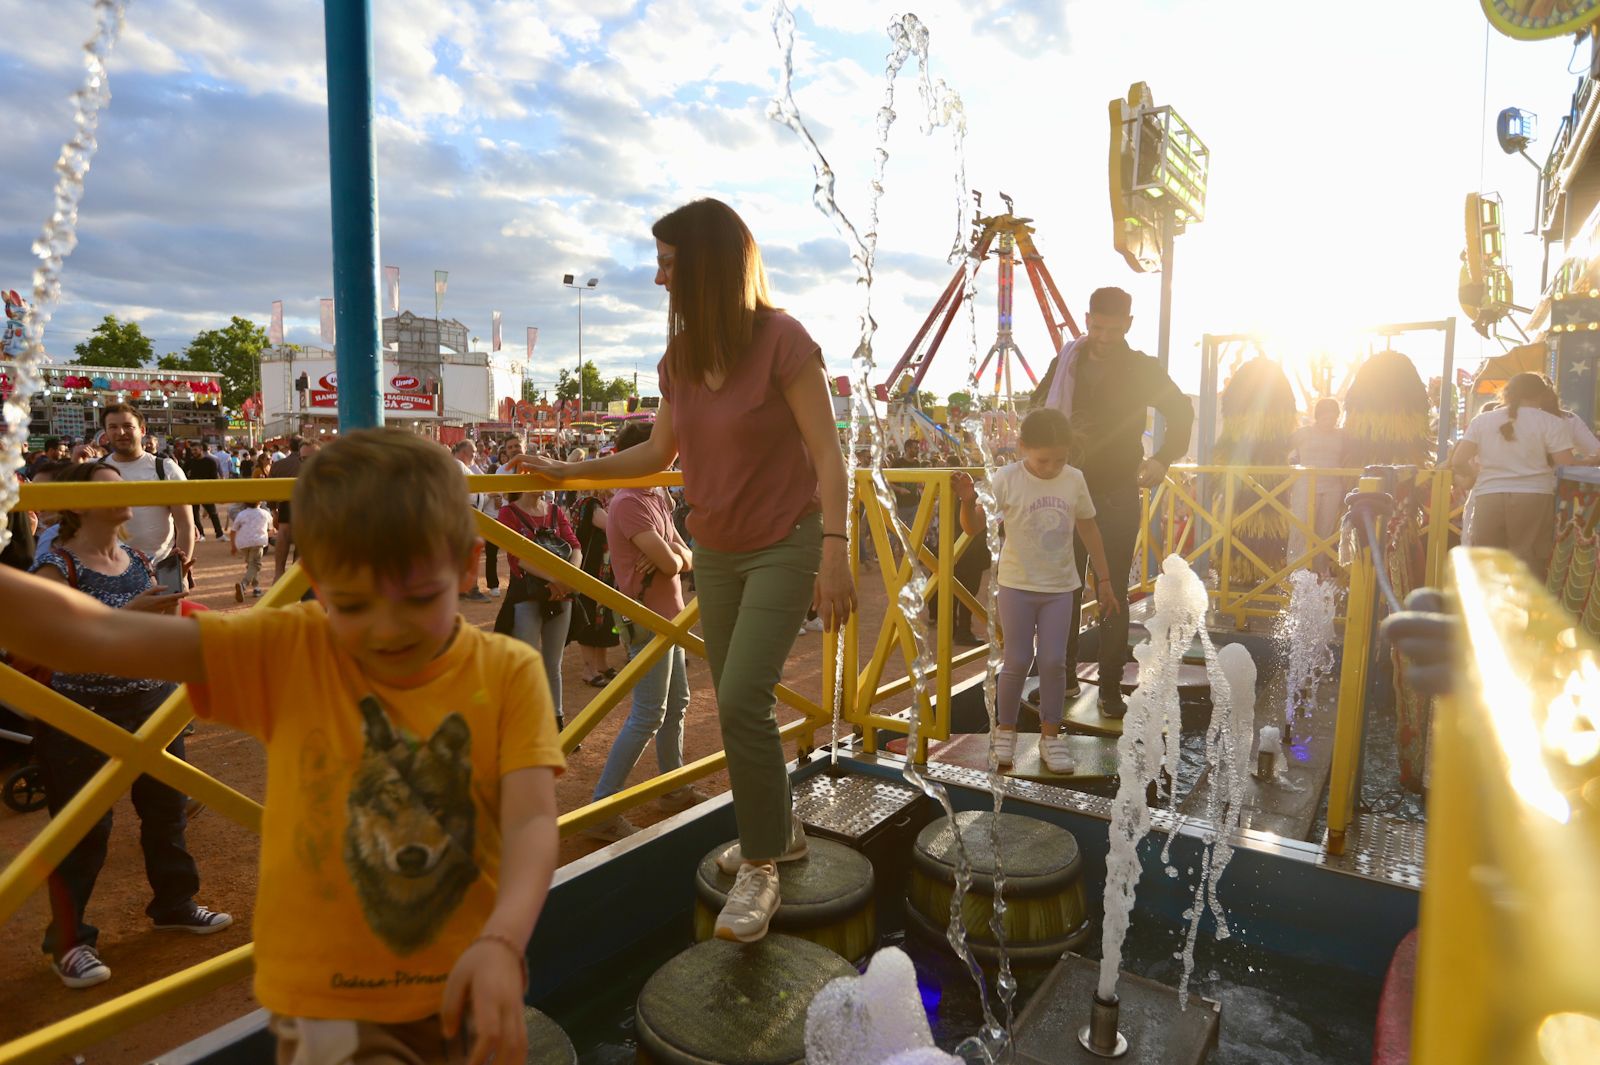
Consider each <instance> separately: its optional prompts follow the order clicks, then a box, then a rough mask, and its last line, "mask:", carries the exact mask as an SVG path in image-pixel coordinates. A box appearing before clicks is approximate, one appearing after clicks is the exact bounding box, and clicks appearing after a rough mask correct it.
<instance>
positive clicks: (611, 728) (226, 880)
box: [0, 538, 981, 1065]
mask: <svg viewBox="0 0 1600 1065" xmlns="http://www.w3.org/2000/svg"><path fill="white" fill-rule="evenodd" d="M196 555H197V557H196V562H195V579H196V589H195V593H194V598H195V599H197V600H198V601H200V602H202V603H204V604H205V605H206V606H208V607H211V608H212V609H214V610H223V611H227V610H236V609H241V607H240V606H239V605H238V604H236V603H235V602H234V599H233V581H234V580H235V579H236V577H237V576H238V575H239V574H240V573H242V569H243V566H242V562H241V561H240V560H239V559H236V558H233V557H231V556H230V555H229V554H228V549H227V545H226V543H225V542H224V543H219V542H217V541H216V540H215V539H210V538H208V539H207V540H206V541H205V542H203V543H201V544H199V545H198V549H197V551H196ZM504 566H505V562H504V560H503V559H502V561H501V567H502V574H503V573H504ZM268 572H269V574H270V570H269V571H268ZM503 580H504V577H503V576H502V582H503ZM861 598H862V614H863V621H864V622H866V624H864V625H863V626H862V628H863V636H862V643H863V645H864V646H863V650H862V655H863V658H865V656H866V655H867V654H870V649H871V643H872V641H873V640H874V639H875V638H876V635H877V627H878V625H879V623H880V622H881V619H882V617H883V608H884V595H883V585H882V581H881V579H880V578H879V576H878V575H877V573H876V571H875V569H873V568H870V567H867V566H863V568H862V588H861ZM246 605H249V601H248V600H247V601H246ZM461 606H462V613H463V614H464V615H465V617H466V618H467V620H468V621H469V622H470V623H472V624H475V625H479V626H482V627H488V626H490V625H491V624H492V623H493V620H494V615H495V612H496V611H497V610H498V609H499V600H494V601H492V602H490V603H469V602H463V603H462V604H461ZM980 633H981V629H980ZM822 640H823V638H822V636H820V635H817V634H808V635H805V636H801V637H799V639H798V640H797V642H796V644H795V649H794V652H793V653H792V654H791V655H790V658H789V661H788V664H787V666H786V668H785V671H784V680H785V682H786V683H788V684H789V685H790V686H791V687H793V688H795V689H796V690H797V691H799V692H801V693H803V694H806V695H808V696H810V697H812V698H817V697H819V694H820V691H821V675H822V654H821V650H822V647H823V642H822ZM610 656H611V657H610V660H609V662H610V665H611V666H612V667H613V668H620V667H621V665H622V663H623V654H622V651H621V650H620V649H615V650H613V651H611V652H610ZM897 667H898V662H896V663H895V664H893V665H892V666H891V668H890V669H889V670H888V671H887V672H886V674H885V680H888V679H892V678H893V677H895V676H901V675H904V674H903V670H901V669H899V668H897ZM976 668H977V667H973V666H969V667H968V668H967V669H966V670H964V671H963V675H965V674H966V673H968V672H973V671H975V670H976ZM562 678H563V685H564V687H565V695H564V702H565V710H566V713H567V715H568V716H569V717H571V716H572V715H573V714H575V713H576V712H577V711H578V710H580V709H582V707H583V706H584V705H585V704H586V703H587V702H588V699H589V697H590V696H592V695H593V694H594V693H595V689H594V688H591V687H589V686H588V685H587V684H585V682H584V677H583V673H582V667H581V665H580V662H579V657H578V650H577V648H576V647H575V646H572V645H569V646H568V648H567V655H566V660H565V662H564V663H563V668H562ZM689 685H690V690H691V692H692V696H691V702H690V707H689V712H688V718H687V722H686V725H685V730H684V732H685V736H684V758H685V760H686V761H693V760H695V759H697V758H701V757H704V756H705V755H708V754H711V753H713V752H715V751H717V750H719V749H720V748H721V739H720V734H719V732H718V728H717V718H716V706H715V700H714V697H713V694H712V690H711V676H710V672H709V670H708V669H707V667H706V665H705V662H704V660H702V659H698V658H696V657H694V656H692V655H691V656H690V658H689ZM626 712H627V704H626V702H624V703H623V705H622V706H619V707H618V708H617V710H616V711H615V712H614V713H613V714H612V715H611V716H610V717H609V718H608V719H607V720H605V721H602V722H601V723H600V724H599V725H598V726H597V727H596V728H595V730H594V731H593V732H592V733H591V734H590V735H589V737H588V738H587V739H586V740H585V741H584V743H583V746H582V748H581V749H580V750H579V751H577V752H575V753H574V754H573V755H572V756H571V757H570V759H569V768H568V771H567V772H566V774H565V775H563V776H562V777H561V778H559V779H558V781H557V785H556V790H557V798H558V801H559V802H560V806H561V809H562V810H563V811H567V810H572V809H576V808H577V807H580V806H582V805H584V804H585V803H587V802H588V801H589V797H590V793H591V792H592V791H593V788H594V784H595V781H596V779H597V778H598V777H599V773H600V768H601V766H602V765H603V764H604V762H605V756H606V753H607V752H608V751H609V750H610V746H611V740H612V739H613V737H615V735H616V733H617V730H618V728H620V726H621V724H622V722H623V720H624V719H625V718H626ZM779 714H780V719H781V720H783V721H790V720H793V719H794V718H795V717H796V716H797V715H796V714H795V713H794V712H793V711H787V710H785V709H784V708H783V706H782V704H779ZM824 735H825V734H824ZM820 738H821V737H819V739H820ZM791 753H792V749H791ZM188 757H189V760H190V761H191V762H192V763H194V764H195V765H196V766H198V767H199V768H201V769H203V770H205V771H206V772H207V773H210V774H211V775H212V776H215V777H216V778H217V779H219V780H221V781H223V782H224V783H227V784H229V785H231V786H232V787H234V788H237V789H238V790H239V791H241V792H243V793H244V794H246V795H249V796H250V797H251V798H254V799H256V800H258V801H259V800H260V799H261V797H262V794H263V791H264V788H265V783H266V766H265V758H264V756H263V752H262V751H261V749H260V747H259V745H258V744H257V743H256V742H255V741H254V740H253V739H250V738H249V737H246V736H242V735H240V734H238V733H234V732H230V731H228V730H226V729H222V728H217V727H213V726H209V725H206V724H204V723H201V724H199V725H198V727H197V730H196V732H195V734H194V735H193V736H191V737H190V739H189V741H188ZM654 766H655V760H654V757H653V754H652V753H651V752H650V751H646V752H645V755H644V757H643V758H642V759H641V760H640V762H639V766H638V767H637V768H636V769H635V770H634V773H633V775H632V776H631V777H630V782H631V783H637V782H639V781H642V780H645V779H647V778H648V777H649V776H651V775H653V772H654ZM699 787H700V788H702V790H705V791H707V792H710V793H720V792H722V791H725V790H726V789H727V787H728V782H727V775H726V773H719V774H717V775H715V776H712V777H709V778H707V779H705V780H703V781H701V782H700V783H699ZM114 816H115V818H116V825H115V828H114V829H113V832H112V837H111V844H110V852H109V854H108V857H107V860H106V865H105V868H104V870H103V871H102V873H101V875H100V880H99V883H98V884H97V885H96V888H95V894H94V898H93V900H92V901H91V902H90V906H89V914H88V916H89V920H90V921H91V922H93V923H94V924H96V925H97V926H98V927H99V928H100V952H101V956H102V957H103V959H104V961H105V963H106V964H107V965H108V966H109V967H110V968H111V970H112V978H111V980H110V981H108V982H107V983H105V984H102V985H100V986H99V987H95V988H90V989H88V990H83V991H72V990H68V989H67V988H65V987H63V986H62V985H61V983H60V981H59V980H58V979H57V978H56V977H55V975H54V974H53V973H52V972H51V971H50V967H49V962H48V958H47V957H46V956H45V955H44V954H43V953H41V952H40V950H39V943H40V940H41V938H42V936H43V933H44V928H45V925H46V924H47V923H48V907H47V905H46V902H45V898H44V895H43V893H42V892H35V894H34V896H33V897H32V898H30V899H29V900H28V902H27V903H26V904H25V905H24V906H23V907H22V908H21V909H20V910H19V911H18V913H17V914H16V915H15V916H14V917H13V918H12V919H11V920H10V921H9V922H7V923H6V924H5V935H4V939H3V941H0V1042H5V1041H7V1040H9V1039H11V1038H14V1037H15V1036H17V1035H20V1034H22V1033H24V1032H28V1031H32V1030H34V1029H37V1028H39V1027H41V1026H43V1025H46V1024H49V1023H52V1022H54V1021H58V1020H61V1019H63V1018H66V1017H69V1016H71V1015H73V1014H74V1013H76V1012H78V1011H80V1010H83V1009H86V1008H88V1007H91V1006H94V1005H97V1004H99V1003H101V1002H105V1001H107V1000H109V999H111V998H115V997H116V996H118V995H121V994H124V993H126V992H128V991H131V990H133V989H134V988H137V987H139V986H141V985H143V984H146V983H149V982H150V981H152V980H155V979H158V978H160V977H162V976H165V975H168V974H171V973H174V972H177V971H179V970H181V969H183V968H185V967H187V966H190V965H194V964H196V963H197V962H200V961H203V960H205V959H207V958H210V957H214V956H216V955H218V954H221V953H223V952H225V951H227V950H231V949H233V948H234V947H237V946H240V945H241V944H243V943H246V942H248V941H249V938H250V931H249V929H250V920H251V912H252V909H253V905H254V898H255V884H256V862H257V856H258V840H257V838H256V836H255V835H254V834H253V833H251V832H249V831H248V830H246V829H244V828H241V827H239V826H237V825H235V824H233V823H232V822H230V821H228V820H226V819H224V818H223V817H221V816H219V815H217V814H216V813H215V812H206V813H203V814H201V815H200V816H199V817H197V818H196V819H195V820H194V821H193V822H191V824H190V826H189V831H188V842H189V849H190V851H191V852H192V853H193V854H194V855H195V857H196V859H197V860H198V862H199V865H200V874H201V891H200V895H199V897H198V901H200V902H201V903H203V904H204V905H206V906H209V907H211V908H212V909H215V910H223V911H226V912H228V913H231V914H232V915H233V917H234V926H233V927H232V928H229V929H226V930H225V931H223V932H220V933H216V934H214V935H210V936H189V935H176V934H173V933H160V932H155V931H153V930H152V929H151V928H150V925H149V921H148V920H147V919H146V918H145V916H144V907H145V905H146V903H147V902H148V901H149V887H148V885H147V883H146V881H145V877H144V870H143V860H142V857H141V855H140V851H139V841H138V834H137V827H136V826H137V818H136V816H135V815H134V812H133V808H132V803H131V802H130V800H129V799H128V798H127V797H126V796H124V797H123V798H122V800H121V801H119V802H118V803H117V805H116V807H115V810H114ZM628 816H629V817H630V819H632V820H633V821H634V822H635V823H636V824H639V825H648V824H653V823H654V822H656V821H658V820H660V819H661V818H662V817H663V816H665V815H663V814H661V813H660V812H659V811H658V810H657V809H656V808H655V806H654V804H650V803H647V804H645V805H644V806H641V807H639V808H637V809H635V810H634V811H632V812H630V814H629V815H628ZM45 823H46V814H45V813H44V812H42V811H40V812H38V813H32V814H25V815H19V814H16V813H13V812H11V811H10V810H7V809H4V808H0V863H4V862H9V861H10V860H11V858H12V857H14V856H15V855H16V854H17V852H18V851H19V850H21V848H22V847H23V846H25V845H26V843H27V842H28V840H30V839H31V838H32V837H33V836H34V835H35V834H36V833H37V832H38V831H39V830H40V828H42V827H43V825H44V824H45ZM599 846H600V844H598V843H594V842H591V841H587V840H585V839H582V838H581V837H574V838H569V839H565V840H563V841H562V844H561V861H562V862H563V863H566V862H569V861H572V860H573V859H575V858H578V857H581V856H582V855H584V854H587V853H589V852H591V851H593V850H596V849H598V848H599ZM255 1008H256V1004H255V1001H254V1000H253V999H252V997H251V995H250V984H249V981H248V979H246V980H241V981H239V982H237V983H235V984H232V985H230V986H227V987H224V988H221V989H219V990H217V991H215V992H213V993H211V994H210V995H207V996H205V997H204V998H202V999H200V1000H198V1001H196V1002H193V1003H191V1004H189V1005H188V1006H185V1007H182V1008H180V1009H177V1010H174V1011H172V1012H169V1013H167V1014H165V1015H163V1016H162V1017H160V1018H159V1019H157V1020H154V1021H150V1022H147V1023H145V1024H142V1025H139V1026H136V1027H134V1028H132V1029H129V1030H128V1031H126V1032H123V1033H121V1034H120V1035H118V1036H116V1037H115V1038H113V1039H111V1040H108V1041H106V1042H105V1043H102V1044H100V1045H98V1046H95V1047H92V1048H90V1049H88V1050H86V1051H84V1052H83V1053H82V1056H81V1058H80V1060H82V1061H84V1062H87V1063H92V1065H130V1063H137V1062H145V1061H148V1060H150V1059H151V1058H153V1057H155V1056H156V1055H158V1054H160V1053H162V1052H164V1051H167V1050H170V1049H172V1048H173V1047H176V1046H179V1045H181V1044H182V1043H184V1042H186V1041H188V1040H190V1039H193V1038H195V1037H197V1036H199V1035H201V1034H203V1033H204V1032H207V1031H210V1030H211V1029H213V1028H216V1027H217V1026H219V1025H221V1024H223V1023H225V1022H227V1021H229V1020H232V1019H234V1018H236V1017H239V1016H242V1015H243V1014H245V1013H248V1012H250V1011H251V1010H253V1009H255ZM64 1060H70V1059H64Z"/></svg>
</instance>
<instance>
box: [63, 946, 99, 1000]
mask: <svg viewBox="0 0 1600 1065" xmlns="http://www.w3.org/2000/svg"><path fill="white" fill-rule="evenodd" d="M50 967H51V968H52V969H54V970H55V971H56V975H57V976H59V977H61V982H62V983H63V984H66V985H67V986H68V987H70V988H73V989H74V990H76V989H78V988H83V987H93V986H94V985H96V984H103V983H105V982H106V981H107V980H109V979H111V970H110V969H108V968H106V963H105V962H103V961H101V960H100V955H99V954H96V953H95V949H94V948H93V947H91V946H88V945H87V944H86V945H84V946H81V947H73V948H72V949H71V950H69V951H67V952H66V953H65V954H63V955H61V960H59V961H52V962H51V963H50Z"/></svg>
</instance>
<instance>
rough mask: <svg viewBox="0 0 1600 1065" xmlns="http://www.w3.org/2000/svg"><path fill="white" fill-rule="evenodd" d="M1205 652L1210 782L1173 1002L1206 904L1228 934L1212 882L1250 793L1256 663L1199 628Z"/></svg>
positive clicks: (1184, 992)
mask: <svg viewBox="0 0 1600 1065" xmlns="http://www.w3.org/2000/svg"><path fill="white" fill-rule="evenodd" d="M1200 644H1201V646H1202V647H1204V648H1205V652H1206V674H1207V676H1208V677H1209V679H1210V681H1211V724H1210V725H1209V726H1208V727H1207V729H1206V763H1207V765H1209V766H1210V772H1211V774H1212V777H1213V783H1212V786H1211V789H1210V791H1209V792H1208V794H1207V799H1206V829H1205V831H1204V834H1203V836H1202V839H1203V840H1204V842H1205V856H1204V858H1203V859H1202V861H1201V863H1200V875H1199V877H1198V878H1197V879H1196V881H1195V887H1194V899H1193V901H1192V902H1191V904H1190V907H1189V909H1188V910H1187V911H1186V912H1185V913H1184V915H1183V916H1184V919H1185V920H1187V921H1188V922H1189V924H1188V927H1187V928H1186V929H1185V931H1184V937H1183V952H1182V957H1183V977H1182V978H1181V979H1180V980H1179V982H1178V1006H1179V1008H1180V1009H1181V1008H1183V1007H1185V1006H1186V1005H1187V1004H1188V1001H1189V978H1190V976H1191V975H1193V973H1194V947H1195V940H1196V938H1197V937H1198V935H1199V932H1200V920H1201V918H1202V917H1204V916H1205V912H1206V910H1207V909H1209V910H1210V911H1211V915H1212V916H1213V917H1214V918H1216V922H1217V938H1218V939H1227V938H1228V937H1229V936H1230V935H1232V934H1233V933H1232V930H1231V929H1229V927H1228V915H1227V913H1226V912H1225V911H1224V910H1223V908H1222V901H1221V899H1220V898H1219V897H1218V894H1217V887H1218V885H1219V884H1220V883H1221V882H1222V874H1223V873H1224V872H1226V871H1227V868H1228V863H1229V862H1230V861H1231V860H1232V859H1233V844H1232V842H1231V840H1232V839H1233V836H1234V834H1235V833H1236V832H1238V831H1239V828H1240V826H1241V825H1243V823H1244V814H1245V809H1246V806H1247V802H1246V800H1247V799H1248V798H1249V796H1250V744H1251V740H1253V739H1254V738H1255V716H1256V663H1255V660H1254V659H1252V658H1251V657H1250V652H1249V651H1247V650H1245V648H1244V646H1243V645H1241V644H1229V645H1228V646H1226V647H1224V648H1222V650H1221V651H1218V650H1216V649H1215V648H1214V647H1213V646H1212V644H1211V634H1210V633H1209V632H1207V631H1206V629H1205V628H1204V627H1202V628H1201V629H1200Z"/></svg>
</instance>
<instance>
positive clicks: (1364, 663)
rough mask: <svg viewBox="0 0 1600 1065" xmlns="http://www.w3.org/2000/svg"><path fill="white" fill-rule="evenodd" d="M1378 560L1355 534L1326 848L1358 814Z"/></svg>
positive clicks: (1368, 482) (1338, 841)
mask: <svg viewBox="0 0 1600 1065" xmlns="http://www.w3.org/2000/svg"><path fill="white" fill-rule="evenodd" d="M1359 488H1360V490H1361V491H1362V492H1377V491H1380V490H1381V489H1382V482H1381V481H1379V480H1378V479H1377V478H1375V477H1364V478H1362V479H1361V481H1360V483H1359ZM1377 566H1378V560H1377V558H1376V557H1375V555H1374V554H1373V551H1372V545H1371V544H1369V543H1367V539H1366V537H1365V536H1357V537H1356V538H1355V547H1354V552H1353V555H1352V557H1351V559H1350V565H1349V577H1350V595H1349V598H1348V599H1347V600H1346V604H1345V618H1346V622H1345V627H1344V647H1343V649H1342V651H1341V653H1340V660H1339V704H1338V710H1337V712H1336V717H1335V719H1334V732H1333V764H1332V766H1331V767H1330V768H1329V772H1328V851H1329V853H1331V854H1343V853H1344V844H1345V834H1346V833H1347V832H1348V831H1349V829H1350V822H1351V821H1352V820H1353V819H1354V817H1355V806H1356V794H1357V792H1358V791H1359V790H1360V779H1359V778H1360V775H1361V734H1362V732H1363V730H1364V721H1365V717H1366V702H1367V670H1368V667H1369V666H1370V664H1371V658H1372V636H1373V628H1372V626H1373V620H1374V618H1375V617H1376V616H1377V609H1378V570H1377Z"/></svg>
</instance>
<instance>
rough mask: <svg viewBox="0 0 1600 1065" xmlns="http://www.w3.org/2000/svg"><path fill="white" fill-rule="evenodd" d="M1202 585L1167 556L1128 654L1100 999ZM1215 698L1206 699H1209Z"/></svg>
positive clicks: (1201, 610) (1171, 758)
mask: <svg viewBox="0 0 1600 1065" xmlns="http://www.w3.org/2000/svg"><path fill="white" fill-rule="evenodd" d="M1207 606H1208V599H1207V596H1206V588H1205V585H1204V584H1202V583H1201V582H1200V578H1198V577H1196V576H1195V575H1194V571H1193V570H1191V569H1190V568H1189V566H1188V564H1187V563H1185V562H1184V561H1183V559H1182V557H1180V556H1178V555H1168V556H1167V558H1166V559H1165V561H1163V562H1162V563H1161V575H1160V576H1159V577H1157V578H1156V587H1155V611H1154V613H1153V614H1152V615H1151V617H1150V619H1149V620H1148V621H1147V622H1146V623H1145V628H1146V630H1147V631H1148V632H1149V633H1150V637H1149V639H1147V640H1145V641H1144V642H1142V643H1140V644H1139V645H1138V646H1137V647H1135V648H1134V649H1133V657H1134V658H1135V659H1136V660H1137V661H1138V663H1139V687H1138V688H1137V689H1135V690H1134V692H1133V694H1132V695H1131V696H1129V697H1128V713H1127V716H1126V717H1125V718H1124V719H1123V722H1122V738H1121V739H1119V740H1118V741H1117V795H1116V798H1115V799H1114V800H1112V806H1111V848H1110V851H1109V853H1108V854H1107V855H1106V889H1105V900H1104V908H1105V919H1104V921H1103V922H1102V923H1101V929H1100V952H1101V961H1100V982H1099V987H1098V991H1099V994H1100V996H1101V997H1102V998H1110V997H1111V996H1112V995H1113V994H1115V993H1116V989H1117V971H1118V969H1119V968H1120V967H1121V965H1122V940H1123V938H1124V937H1125V936H1126V935H1127V934H1128V920H1129V918H1130V917H1131V916H1132V913H1133V898H1134V890H1135V889H1136V888H1137V886H1138V884H1139V874H1140V872H1141V869H1142V867H1141V865H1140V862H1139V841H1140V840H1142V839H1143V838H1144V837H1145V835H1146V834H1147V833H1148V832H1149V831H1150V807H1149V805H1148V804H1147V802H1146V801H1145V792H1146V789H1147V788H1148V786H1149V785H1151V784H1154V783H1157V782H1159V780H1160V778H1161V776H1162V774H1163V773H1165V772H1168V769H1167V767H1168V766H1169V765H1170V766H1171V767H1172V770H1171V779H1172V780H1173V781H1176V780H1177V771H1176V769H1177V759H1178V751H1179V736H1180V725H1181V718H1180V714H1179V703H1178V669H1179V666H1180V665H1181V664H1182V662H1183V655H1184V652H1185V651H1187V650H1188V648H1189V644H1190V642H1191V641H1193V639H1194V637H1195V634H1196V633H1197V632H1199V631H1200V630H1201V626H1202V625H1203V624H1204V621H1205V615H1206V608H1207ZM1214 698H1215V694H1214V693H1213V699H1214Z"/></svg>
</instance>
